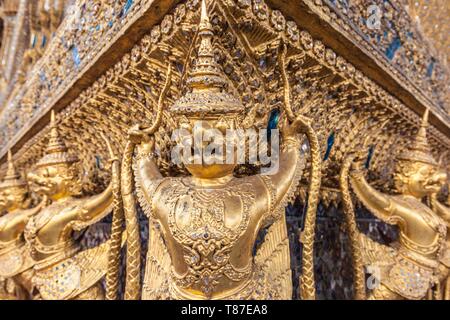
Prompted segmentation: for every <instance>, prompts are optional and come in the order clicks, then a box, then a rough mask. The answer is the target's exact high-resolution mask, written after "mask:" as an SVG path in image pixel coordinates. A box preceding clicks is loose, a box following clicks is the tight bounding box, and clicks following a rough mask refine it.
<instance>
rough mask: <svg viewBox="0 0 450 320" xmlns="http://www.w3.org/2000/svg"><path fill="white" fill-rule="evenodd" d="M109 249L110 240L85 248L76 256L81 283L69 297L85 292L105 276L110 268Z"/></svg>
mask: <svg viewBox="0 0 450 320" xmlns="http://www.w3.org/2000/svg"><path fill="white" fill-rule="evenodd" d="M108 250H109V241H107V242H105V243H102V244H101V245H99V246H97V247H95V248H92V249H88V250H84V251H82V252H80V253H79V254H77V255H76V256H75V257H74V259H75V263H76V265H77V266H78V268H79V270H80V271H81V273H80V285H79V287H78V288H77V290H75V291H74V292H72V293H71V295H70V297H68V299H71V298H74V297H76V296H77V295H79V294H80V293H83V292H84V291H86V290H87V289H89V288H90V287H92V286H93V285H95V284H96V283H97V282H98V281H100V280H101V279H102V278H103V277H104V276H105V274H106V271H107V270H108Z"/></svg>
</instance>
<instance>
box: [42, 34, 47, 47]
mask: <svg viewBox="0 0 450 320" xmlns="http://www.w3.org/2000/svg"><path fill="white" fill-rule="evenodd" d="M46 43H47V37H46V36H44V37H42V42H41V48H44V47H45V44H46Z"/></svg>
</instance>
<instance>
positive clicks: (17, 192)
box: [0, 186, 27, 212]
mask: <svg viewBox="0 0 450 320" xmlns="http://www.w3.org/2000/svg"><path fill="white" fill-rule="evenodd" d="M26 193H27V189H26V188H25V187H19V186H17V187H9V188H4V189H1V190H0V210H1V211H3V210H6V211H8V212H11V211H14V210H16V209H18V208H20V207H21V206H22V205H23V202H24V201H25V196H26Z"/></svg>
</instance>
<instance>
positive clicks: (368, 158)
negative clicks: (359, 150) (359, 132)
mask: <svg viewBox="0 0 450 320" xmlns="http://www.w3.org/2000/svg"><path fill="white" fill-rule="evenodd" d="M374 151H375V146H370V148H369V152H368V153H367V160H366V164H365V167H366V169H369V168H370V162H371V161H372V158H373V152H374Z"/></svg>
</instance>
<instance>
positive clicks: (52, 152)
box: [36, 110, 78, 167]
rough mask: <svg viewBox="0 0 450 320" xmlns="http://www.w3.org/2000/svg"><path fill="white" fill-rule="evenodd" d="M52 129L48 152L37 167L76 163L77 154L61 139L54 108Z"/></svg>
mask: <svg viewBox="0 0 450 320" xmlns="http://www.w3.org/2000/svg"><path fill="white" fill-rule="evenodd" d="M50 125H51V131H50V138H49V140H48V146H47V149H46V154H45V156H44V157H42V159H41V160H39V161H38V163H37V164H36V167H44V166H48V165H53V164H60V163H67V164H70V163H74V162H77V161H78V158H77V157H76V156H75V155H72V154H70V153H69V152H68V149H67V146H66V144H65V143H64V141H63V140H62V139H61V137H60V136H59V133H58V128H57V127H56V121H55V112H54V111H53V110H52V113H51V123H50Z"/></svg>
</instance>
